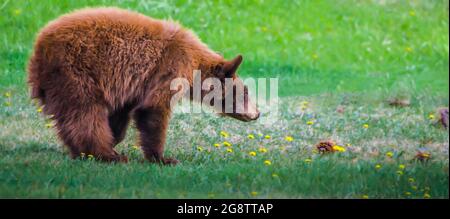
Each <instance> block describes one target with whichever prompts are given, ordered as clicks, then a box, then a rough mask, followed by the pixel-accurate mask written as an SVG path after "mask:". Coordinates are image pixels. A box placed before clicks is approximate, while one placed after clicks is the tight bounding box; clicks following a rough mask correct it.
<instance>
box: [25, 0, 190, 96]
mask: <svg viewBox="0 0 450 219" xmlns="http://www.w3.org/2000/svg"><path fill="white" fill-rule="evenodd" d="M179 30H181V26H179V25H178V24H177V23H174V22H170V21H162V20H156V19H152V18H150V17H146V16H144V15H141V14H138V13H134V12H130V11H126V10H122V9H117V8H92V9H91V8H90V9H82V10H78V11H75V12H73V13H69V14H66V15H63V16H61V17H59V18H58V19H56V20H54V21H52V22H50V23H49V24H48V25H47V26H46V27H44V28H43V29H42V31H41V32H40V34H39V36H38V39H37V41H36V44H35V51H34V54H33V57H32V59H31V62H30V69H31V70H30V73H29V74H30V80H31V82H33V81H46V83H45V84H47V86H45V85H42V87H43V88H44V89H56V88H57V87H58V86H61V85H60V84H61V80H64V81H65V82H64V84H65V85H66V87H67V84H69V85H71V84H72V85H73V86H76V87H78V88H74V89H77V90H78V89H85V88H86V87H88V88H89V90H93V92H92V93H98V92H100V93H103V94H100V95H101V96H103V98H105V99H107V102H110V103H117V102H123V100H124V99H128V98H131V96H134V95H135V94H136V92H140V91H138V90H137V89H140V88H143V87H145V84H143V83H145V81H146V80H147V79H149V78H151V74H156V72H155V69H156V67H157V62H158V60H159V59H160V58H161V56H162V55H163V54H162V53H163V52H164V48H165V47H166V46H167V45H168V44H169V43H170V42H171V40H172V38H173V37H174V36H175V35H176V34H177V33H178V32H179ZM55 66H57V67H55ZM56 68H57V69H59V70H57V71H54V70H53V69H56ZM42 69H44V70H42ZM149 76H150V77H149ZM70 80H72V81H73V83H71V82H70ZM80 82H81V83H82V84H80ZM36 84H41V83H38V82H37V83H36ZM51 87H53V88H51ZM124 94H125V95H126V96H123V95H124ZM92 95H94V94H92ZM95 95H97V94H95ZM127 96H128V97H127Z"/></svg>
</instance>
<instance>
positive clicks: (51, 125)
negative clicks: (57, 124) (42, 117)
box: [45, 122, 53, 128]
mask: <svg viewBox="0 0 450 219" xmlns="http://www.w3.org/2000/svg"><path fill="white" fill-rule="evenodd" d="M45 127H46V128H51V127H53V123H51V122H49V123H46V124H45Z"/></svg>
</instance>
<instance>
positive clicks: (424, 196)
mask: <svg viewBox="0 0 450 219" xmlns="http://www.w3.org/2000/svg"><path fill="white" fill-rule="evenodd" d="M423 198H425V199H429V198H431V195H430V194H428V193H425V194H424V195H423Z"/></svg>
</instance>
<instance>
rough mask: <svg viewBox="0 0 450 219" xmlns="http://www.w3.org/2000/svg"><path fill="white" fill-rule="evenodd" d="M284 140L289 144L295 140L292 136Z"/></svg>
mask: <svg viewBox="0 0 450 219" xmlns="http://www.w3.org/2000/svg"><path fill="white" fill-rule="evenodd" d="M284 140H286V141H288V142H291V141H293V140H294V138H293V137H292V136H286V137H285V138H284Z"/></svg>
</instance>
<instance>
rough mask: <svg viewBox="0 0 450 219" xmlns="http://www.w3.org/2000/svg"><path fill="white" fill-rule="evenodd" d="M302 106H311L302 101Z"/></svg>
mask: <svg viewBox="0 0 450 219" xmlns="http://www.w3.org/2000/svg"><path fill="white" fill-rule="evenodd" d="M300 104H301V105H302V106H308V105H309V102H308V101H302V102H301V103H300Z"/></svg>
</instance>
